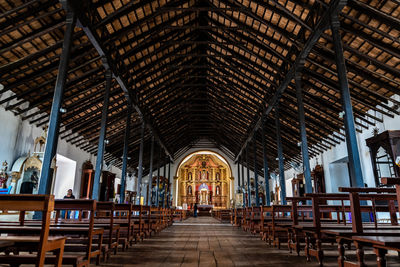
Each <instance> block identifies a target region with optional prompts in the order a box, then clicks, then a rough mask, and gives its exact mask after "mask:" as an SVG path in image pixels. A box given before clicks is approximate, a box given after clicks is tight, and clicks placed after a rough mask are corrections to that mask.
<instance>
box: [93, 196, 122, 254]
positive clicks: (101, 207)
mask: <svg viewBox="0 0 400 267" xmlns="http://www.w3.org/2000/svg"><path fill="white" fill-rule="evenodd" d="M114 211H115V203H114V202H109V201H99V202H97V206H96V212H95V217H94V222H95V225H98V224H101V225H102V227H103V228H105V229H104V238H103V243H106V244H107V245H108V247H103V259H104V260H106V259H108V258H109V257H110V254H111V252H114V255H116V254H117V252H118V246H119V242H120V241H119V232H120V226H119V224H117V223H115V222H114Z"/></svg>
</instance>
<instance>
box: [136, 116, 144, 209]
mask: <svg viewBox="0 0 400 267" xmlns="http://www.w3.org/2000/svg"><path fill="white" fill-rule="evenodd" d="M144 130H145V125H144V121H142V125H141V127H140V146H139V164H138V165H139V166H138V181H137V187H136V188H137V189H136V190H137V195H138V196H139V198H138V199H137V201H136V205H140V199H141V198H142V178H143V149H144Z"/></svg>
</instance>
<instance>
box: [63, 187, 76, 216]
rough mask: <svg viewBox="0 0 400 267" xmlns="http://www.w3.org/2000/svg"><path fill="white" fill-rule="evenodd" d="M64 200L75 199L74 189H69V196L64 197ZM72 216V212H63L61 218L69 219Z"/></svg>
mask: <svg viewBox="0 0 400 267" xmlns="http://www.w3.org/2000/svg"><path fill="white" fill-rule="evenodd" d="M64 199H75V196H74V194H72V189H68V191H67V194H66V195H65V196H64ZM65 214H67V217H65ZM70 215H71V211H70V210H63V211H62V212H61V218H63V219H69V218H70Z"/></svg>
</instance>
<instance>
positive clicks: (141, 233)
mask: <svg viewBox="0 0 400 267" xmlns="http://www.w3.org/2000/svg"><path fill="white" fill-rule="evenodd" d="M146 216H148V212H147V210H146V208H145V207H144V206H142V205H133V206H132V221H133V224H134V227H133V231H134V232H133V235H134V239H135V242H138V241H140V240H143V239H144V238H145V237H146V230H147V229H146V226H147V224H146V222H145V218H146Z"/></svg>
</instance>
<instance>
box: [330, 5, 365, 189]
mask: <svg viewBox="0 0 400 267" xmlns="http://www.w3.org/2000/svg"><path fill="white" fill-rule="evenodd" d="M339 29H340V22H339V18H338V14H337V13H334V14H332V15H331V30H332V37H333V44H334V48H335V58H336V69H337V73H338V79H339V87H340V92H341V99H342V107H343V111H344V129H345V132H346V145H347V152H348V156H349V168H350V175H351V176H352V177H353V179H354V178H355V181H356V183H357V185H356V186H357V187H364V179H363V175H362V171H361V163H360V155H359V152H358V144H357V137H356V127H355V124H354V116H353V107H352V105H351V97H350V90H349V83H348V80H347V70H346V63H345V59H344V56H343V46H342V38H341V36H340V32H339Z"/></svg>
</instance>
